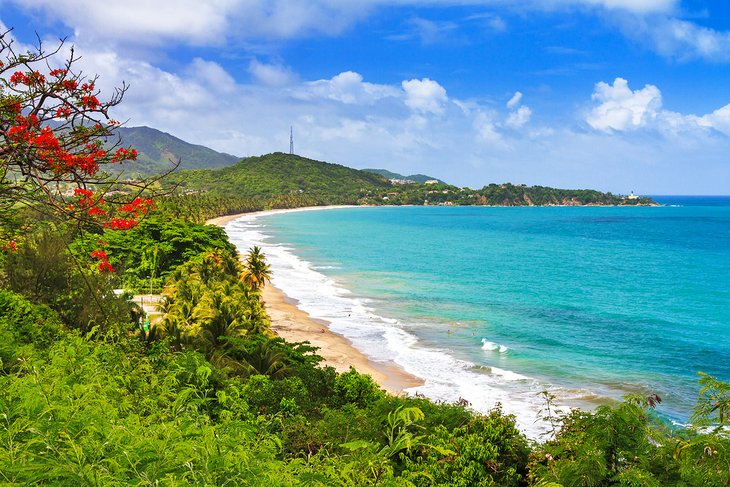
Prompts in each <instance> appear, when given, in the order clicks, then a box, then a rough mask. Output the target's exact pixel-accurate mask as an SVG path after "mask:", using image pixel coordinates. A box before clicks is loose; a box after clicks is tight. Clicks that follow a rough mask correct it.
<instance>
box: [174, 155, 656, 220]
mask: <svg viewBox="0 0 730 487" xmlns="http://www.w3.org/2000/svg"><path fill="white" fill-rule="evenodd" d="M382 173H385V174H388V175H391V174H395V175H396V176H400V175H399V174H397V173H391V172H388V171H382ZM380 174H381V173H379V174H373V173H372V172H368V171H364V170H363V171H360V170H357V169H352V168H349V167H345V166H341V165H339V164H330V163H327V162H322V161H315V160H312V159H307V158H305V157H301V156H297V155H292V154H284V153H281V152H277V153H274V154H267V155H263V156H258V157H248V158H246V159H243V160H241V161H239V162H238V163H236V164H234V165H232V166H227V167H224V168H220V169H214V170H203V169H197V170H190V171H180V172H177V173H174V174H171V175H170V176H169V177H168V178H167V180H168V181H169V182H170V183H171V184H172V185H176V186H177V191H176V193H177V194H182V195H191V194H192V195H196V194H197V195H200V194H202V193H204V194H206V195H209V196H215V197H218V198H223V199H229V200H231V201H233V200H236V201H238V200H244V202H243V203H242V204H244V206H245V207H257V206H261V207H273V208H292V207H299V206H312V205H342V204H367V205H490V206H546V205H566V206H581V205H637V204H640V205H641V204H654V203H653V201H651V200H650V199H648V198H635V199H628V198H623V197H621V196H617V195H613V194H611V193H602V192H600V191H594V190H574V189H555V188H548V187H544V186H525V185H514V184H510V183H505V184H500V185H498V184H490V185H488V186H484V187H483V188H481V189H476V190H474V189H469V188H459V187H456V186H452V185H448V184H420V183H414V184H405V185H393V184H391V183H390V182H389V181H388V180H387V179H385V177H384V176H381V175H380ZM421 176H422V177H423V178H428V176H423V175H421ZM408 177H409V178H413V177H414V176H408ZM401 178H402V176H401V177H399V178H397V179H401ZM428 179H430V178H428ZM424 180H426V179H424ZM238 206H240V205H238Z"/></svg>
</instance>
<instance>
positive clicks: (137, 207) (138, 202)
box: [119, 196, 153, 217]
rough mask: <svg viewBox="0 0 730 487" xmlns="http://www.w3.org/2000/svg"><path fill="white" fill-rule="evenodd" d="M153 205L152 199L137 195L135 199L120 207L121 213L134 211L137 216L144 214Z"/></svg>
mask: <svg viewBox="0 0 730 487" xmlns="http://www.w3.org/2000/svg"><path fill="white" fill-rule="evenodd" d="M152 206H153V203H152V200H148V199H142V198H140V197H139V196H137V197H136V198H135V199H134V201H132V202H131V203H127V204H124V205H122V206H121V207H119V212H120V213H132V214H133V215H134V216H135V217H138V216H139V215H144V214H146V213H147V211H148V210H149V209H150V208H151V207H152Z"/></svg>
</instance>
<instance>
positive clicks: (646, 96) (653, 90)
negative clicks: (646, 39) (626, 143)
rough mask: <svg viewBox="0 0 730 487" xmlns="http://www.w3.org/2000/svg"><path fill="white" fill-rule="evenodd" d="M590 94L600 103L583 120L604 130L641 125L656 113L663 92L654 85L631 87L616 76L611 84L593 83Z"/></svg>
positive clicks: (648, 121) (655, 115)
mask: <svg viewBox="0 0 730 487" xmlns="http://www.w3.org/2000/svg"><path fill="white" fill-rule="evenodd" d="M592 98H593V100H594V101H597V102H599V105H598V106H596V107H595V108H593V110H592V111H591V113H590V114H589V115H588V117H587V119H586V121H587V122H588V125H590V126H591V127H593V128H594V129H598V130H604V131H610V130H619V131H621V130H628V129H631V128H638V127H644V126H646V125H647V124H649V123H651V122H652V121H653V120H654V119H655V118H656V117H657V113H658V111H659V110H660V109H661V106H662V94H661V92H660V91H659V89H658V88H657V87H656V86H653V85H646V86H645V87H644V88H642V89H641V90H636V91H632V90H631V89H630V88H629V84H628V82H627V81H626V80H625V79H623V78H616V79H615V80H614V82H613V85H609V84H608V83H605V82H603V81H601V82H600V83H598V84H596V88H595V91H594V92H593V97H592Z"/></svg>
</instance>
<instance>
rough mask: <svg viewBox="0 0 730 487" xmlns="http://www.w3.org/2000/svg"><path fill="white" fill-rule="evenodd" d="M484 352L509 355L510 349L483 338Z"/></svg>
mask: <svg viewBox="0 0 730 487" xmlns="http://www.w3.org/2000/svg"><path fill="white" fill-rule="evenodd" d="M482 350H485V351H487V352H499V353H507V352H508V351H509V347H507V346H506V345H500V344H499V343H494V342H490V341H489V340H487V339H486V338H482Z"/></svg>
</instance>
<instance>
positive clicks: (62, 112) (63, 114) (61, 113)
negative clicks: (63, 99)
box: [56, 105, 71, 118]
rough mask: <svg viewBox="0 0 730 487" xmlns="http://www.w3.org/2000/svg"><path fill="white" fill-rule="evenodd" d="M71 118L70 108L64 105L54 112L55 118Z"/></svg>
mask: <svg viewBox="0 0 730 487" xmlns="http://www.w3.org/2000/svg"><path fill="white" fill-rule="evenodd" d="M70 116H71V107H70V106H68V105H66V106H63V107H58V110H56V118H68V117H70Z"/></svg>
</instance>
